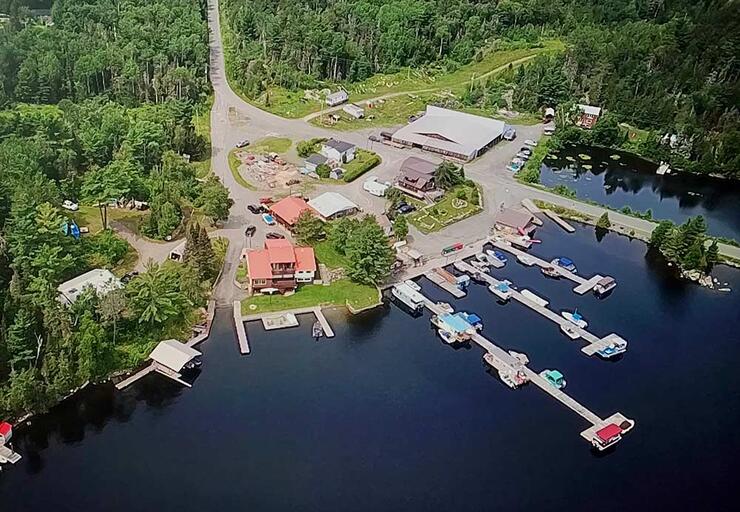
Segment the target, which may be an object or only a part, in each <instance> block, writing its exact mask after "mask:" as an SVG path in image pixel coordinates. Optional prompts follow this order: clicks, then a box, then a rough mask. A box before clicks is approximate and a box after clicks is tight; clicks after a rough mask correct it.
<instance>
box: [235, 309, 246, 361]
mask: <svg viewBox="0 0 740 512" xmlns="http://www.w3.org/2000/svg"><path fill="white" fill-rule="evenodd" d="M234 327H236V339H237V341H238V342H239V352H240V353H242V354H249V352H250V349H249V340H248V339H247V331H246V329H245V328H244V319H243V317H242V303H241V302H240V301H238V300H235V301H234Z"/></svg>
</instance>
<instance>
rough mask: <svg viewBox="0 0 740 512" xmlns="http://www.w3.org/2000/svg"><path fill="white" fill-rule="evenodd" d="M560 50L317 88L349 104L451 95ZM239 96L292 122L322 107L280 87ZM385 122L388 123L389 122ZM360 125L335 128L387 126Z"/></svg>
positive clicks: (518, 52)
mask: <svg viewBox="0 0 740 512" xmlns="http://www.w3.org/2000/svg"><path fill="white" fill-rule="evenodd" d="M563 48H564V43H563V42H562V41H559V40H546V41H543V42H542V44H541V46H538V47H533V48H517V49H507V50H493V51H489V52H488V53H486V54H485V55H484V56H483V58H481V59H480V60H478V61H474V62H471V63H470V64H466V65H464V66H461V67H459V68H457V69H456V70H453V71H450V70H447V69H443V68H435V67H430V68H424V69H411V68H404V69H402V70H400V71H398V72H397V73H392V74H378V75H374V76H372V77H370V78H368V79H367V80H364V81H362V82H357V83H352V84H331V83H328V82H327V83H321V84H319V86H317V89H319V88H327V89H331V90H337V89H338V88H339V87H340V86H344V87H346V89H347V91H348V92H349V94H350V101H352V102H358V101H363V100H367V99H370V98H377V97H379V96H384V95H389V94H398V93H405V92H409V93H415V94H422V93H432V92H436V91H442V90H445V89H449V90H451V91H452V92H453V93H454V92H455V91H459V90H461V89H462V88H464V87H465V86H466V85H469V84H470V82H471V81H479V80H484V79H486V78H487V77H489V76H491V75H494V74H497V73H500V72H502V71H505V70H506V69H508V67H509V65H511V66H517V65H521V64H524V63H525V62H527V61H528V60H530V59H531V58H533V57H535V56H536V55H540V54H543V53H555V52H559V51H562V50H563ZM241 96H242V97H243V98H244V99H245V101H249V102H250V103H252V104H254V105H256V106H257V107H259V108H261V109H263V110H267V111H268V112H272V113H273V114H277V115H279V116H282V117H287V118H292V119H295V118H300V117H304V116H306V115H309V114H311V113H314V112H318V111H320V110H321V109H322V108H324V107H325V105H324V104H323V103H322V102H320V101H317V100H307V99H305V91H304V90H297V91H289V90H286V89H283V88H280V87H270V88H268V90H267V91H266V92H265V93H264V94H262V96H260V97H259V98H256V99H249V98H246V97H245V96H244V95H243V94H241ZM417 110H418V109H417ZM411 113H413V112H411ZM370 121H372V120H370ZM384 122H385V123H390V121H384ZM360 123H361V122H358V123H356V125H355V126H354V127H353V128H348V127H343V126H340V127H338V128H337V129H340V130H341V129H358V128H362V127H369V126H386V125H387V124H374V125H373V124H369V125H368V124H365V125H363V124H360Z"/></svg>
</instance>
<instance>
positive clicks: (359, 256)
mask: <svg viewBox="0 0 740 512" xmlns="http://www.w3.org/2000/svg"><path fill="white" fill-rule="evenodd" d="M347 257H348V258H349V261H350V264H349V266H348V268H347V275H349V277H350V279H352V280H353V281H355V282H357V283H362V284H371V285H374V284H378V283H381V282H382V281H383V280H384V279H385V278H386V277H387V276H388V275H389V274H390V269H391V264H392V263H393V260H394V254H393V249H391V247H390V245H389V244H388V238H387V237H386V236H385V233H383V228H381V227H380V225H379V224H378V221H377V220H375V218H374V217H371V216H369V215H368V216H366V217H365V218H364V219H363V220H362V222H360V225H359V227H358V228H357V229H355V230H354V231H353V232H352V235H351V236H350V239H349V241H348V242H347Z"/></svg>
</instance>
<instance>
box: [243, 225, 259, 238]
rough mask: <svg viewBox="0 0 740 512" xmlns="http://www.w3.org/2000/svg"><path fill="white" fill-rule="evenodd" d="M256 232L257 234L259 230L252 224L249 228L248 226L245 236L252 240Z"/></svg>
mask: <svg viewBox="0 0 740 512" xmlns="http://www.w3.org/2000/svg"><path fill="white" fill-rule="evenodd" d="M256 232H257V228H256V227H255V226H252V225H251V224H250V225H249V226H247V229H245V230H244V236H247V237H249V238H251V237H253V236H254V234H255V233H256Z"/></svg>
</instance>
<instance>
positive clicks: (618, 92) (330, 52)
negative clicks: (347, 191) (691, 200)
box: [222, 0, 740, 175]
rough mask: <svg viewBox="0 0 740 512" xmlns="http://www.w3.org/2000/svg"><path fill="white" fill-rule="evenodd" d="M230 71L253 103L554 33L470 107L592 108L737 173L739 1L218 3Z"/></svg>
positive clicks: (651, 145) (700, 164) (696, 160)
mask: <svg viewBox="0 0 740 512" xmlns="http://www.w3.org/2000/svg"><path fill="white" fill-rule="evenodd" d="M222 3H223V11H224V13H225V15H224V22H225V23H226V24H227V25H228V26H229V28H230V31H229V32H230V35H231V37H232V38H233V39H234V40H233V41H230V43H231V48H232V50H233V53H234V55H233V56H232V58H231V62H230V72H231V75H232V77H233V78H234V79H235V80H236V81H237V83H238V84H239V86H240V87H241V88H242V90H243V91H244V92H245V93H246V94H248V95H251V96H253V97H256V96H257V95H259V94H261V93H262V91H263V90H264V89H265V87H267V86H268V85H272V84H275V85H281V86H284V87H287V88H295V87H315V86H316V84H317V81H320V80H333V81H341V80H349V81H355V80H362V79H364V78H367V77H368V76H370V75H372V74H374V73H377V72H392V71H395V70H397V69H398V68H399V67H403V66H421V65H439V66H442V67H446V68H447V69H449V68H450V67H451V66H455V65H459V64H462V63H466V62H469V61H471V60H472V59H474V58H476V55H478V53H479V50H480V49H481V48H482V47H484V46H486V45H488V44H492V43H493V42H494V41H497V40H498V41H502V40H509V41H512V40H515V41H516V40H519V41H525V42H529V43H532V42H536V41H537V39H538V38H540V37H543V36H545V37H548V36H551V37H559V38H561V39H563V40H564V41H565V42H566V43H567V50H566V51H565V53H564V54H562V55H560V56H557V57H541V58H539V59H538V61H537V62H536V63H535V64H534V65H528V66H526V67H523V68H520V69H521V71H518V72H517V73H516V74H514V75H510V76H509V77H503V78H504V82H503V83H502V80H501V79H499V80H497V81H495V82H491V83H490V84H486V85H484V86H483V87H481V88H480V90H479V91H473V93H472V94H471V95H470V97H468V98H465V100H467V101H466V102H467V103H470V102H471V100H472V102H474V103H482V104H484V105H485V106H495V105H498V106H504V105H503V104H502V102H503V98H504V97H505V94H503V93H504V92H506V90H508V89H510V88H512V87H513V88H514V91H515V94H514V107H516V108H519V109H522V110H528V111H533V112H536V111H541V109H542V108H543V107H544V106H558V105H561V104H568V103H578V102H588V103H592V104H596V105H600V106H602V107H603V108H605V109H607V110H608V111H610V112H612V113H613V114H614V115H615V116H616V118H617V120H618V121H620V122H628V123H630V124H632V125H634V126H636V127H639V128H645V129H649V130H653V131H655V132H656V134H658V136H661V137H662V136H663V135H665V134H669V136H670V135H675V136H676V137H675V140H674V143H673V144H672V147H670V148H667V147H665V144H663V145H661V144H659V142H658V140H657V139H656V138H655V137H653V138H652V139H651V140H649V141H647V143H646V144H645V147H642V148H633V149H636V150H638V152H640V153H642V154H645V155H646V156H650V157H652V158H656V159H667V160H671V161H672V162H673V163H674V164H675V165H678V166H679V167H681V168H684V169H688V170H692V171H700V172H719V173H722V174H725V175H736V174H737V173H738V170H739V169H740V129H739V123H740V121H739V119H740V114H739V113H738V104H740V92H739V90H738V74H739V73H740V66H739V65H738V55H740V9H738V8H737V5H736V3H735V2H728V1H725V0H699V1H694V0H674V1H671V2H667V1H662V0H588V1H585V0H521V1H515V0H500V1H498V2H480V1H475V0H445V1H441V0H427V1H417V0H413V1H412V0H349V1H348V0H313V1H309V2H292V1H288V0H224V1H223V2H222Z"/></svg>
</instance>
